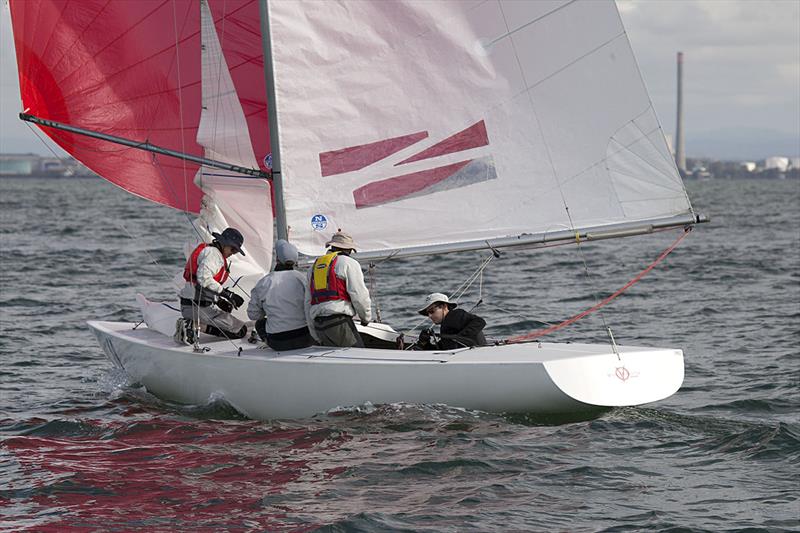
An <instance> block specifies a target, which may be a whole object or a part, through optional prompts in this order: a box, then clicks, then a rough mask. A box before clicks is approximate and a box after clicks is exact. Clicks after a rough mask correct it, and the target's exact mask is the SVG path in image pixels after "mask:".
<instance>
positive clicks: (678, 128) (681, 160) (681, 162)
mask: <svg viewBox="0 0 800 533" xmlns="http://www.w3.org/2000/svg"><path fill="white" fill-rule="evenodd" d="M675 164H676V165H678V170H680V171H681V172H682V173H683V174H686V153H685V152H684V146H683V52H678V118H677V120H676V121H675Z"/></svg>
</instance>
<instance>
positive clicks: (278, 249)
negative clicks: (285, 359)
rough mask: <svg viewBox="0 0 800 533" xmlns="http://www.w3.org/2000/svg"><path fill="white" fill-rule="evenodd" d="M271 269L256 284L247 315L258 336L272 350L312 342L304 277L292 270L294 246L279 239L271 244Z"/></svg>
mask: <svg viewBox="0 0 800 533" xmlns="http://www.w3.org/2000/svg"><path fill="white" fill-rule="evenodd" d="M275 257H276V258H277V259H276V264H275V270H273V271H272V272H270V273H269V274H267V275H266V276H264V277H263V278H261V279H260V280H259V282H258V283H256V286H255V288H253V291H252V292H251V293H250V303H249V304H247V316H248V317H249V318H250V320H255V321H256V331H257V332H258V335H259V336H260V337H261V338H262V339H263V340H265V341H266V342H267V345H268V346H269V347H270V348H272V349H273V350H276V351H285V350H297V349H299V348H306V347H308V346H311V345H312V344H314V339H312V338H311V334H310V333H309V332H308V325H307V323H306V314H305V305H304V301H305V293H306V277H305V276H304V275H303V274H302V273H300V272H298V271H297V270H295V269H294V267H295V265H296V264H297V248H295V247H294V245H292V244H290V243H289V242H287V241H285V240H283V239H280V240H279V241H278V242H276V243H275Z"/></svg>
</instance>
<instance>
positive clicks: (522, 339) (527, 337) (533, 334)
mask: <svg viewBox="0 0 800 533" xmlns="http://www.w3.org/2000/svg"><path fill="white" fill-rule="evenodd" d="M691 229H692V228H691V226H687V227H686V228H684V230H683V233H682V234H681V235H680V236H679V237H678V238H677V239H676V240H675V242H673V243H672V244H670V245H669V246H668V247H667V249H666V250H664V251H663V252H661V255H659V256H658V257H657V258H656V260H655V261H653V262H652V263H650V264H649V265H648V266H647V267H646V268H645V269H644V270H642V271H641V272H639V273H638V274H637V275H636V276H634V277H633V279H631V280H630V281H629V282H628V283H626V284H625V285H624V286H623V287H622V288H620V289H618V290H617V291H616V292H614V293H613V294H611V295H610V296H608V297H606V298H605V299H604V300H602V301H601V302H599V303H597V304H595V305H594V306H592V307H590V308H589V309H587V310H585V311H583V312H581V313H578V314H577V315H575V316H573V317H571V318H568V319H567V320H564V321H563V322H561V323H560V324H556V325H555V326H551V327H549V328H545V329H542V330H539V331H533V332H531V333H527V334H525V335H518V336H516V337H510V338H509V339H506V343H507V344H517V343H521V342H528V341H531V340H533V339H536V338H538V337H541V336H543V335H547V334H549V333H552V332H554V331H557V330H559V329H561V328H563V327H566V326H569V325H570V324H572V323H574V322H577V321H578V320H580V319H581V318H583V317H585V316H586V315H589V314H591V313H593V312H595V311H597V310H598V309H600V308H601V307H603V306H605V305H606V304H608V303H609V302H611V301H612V300H614V299H615V298H616V297H617V296H619V295H620V294H622V293H623V292H625V291H626V290H628V288H630V287H631V286H633V285H634V284H636V283H637V282H638V281H639V280H640V279H642V278H643V277H644V276H645V275H646V274H647V273H648V272H650V271H651V270H653V269H654V268H655V267H656V265H658V264H659V263H660V262H661V261H663V260H664V258H665V257H667V256H668V255H669V254H670V252H672V250H674V249H675V247H676V246H678V244H679V243H680V242H681V241H682V240H683V239H684V238H686V236H687V235H688V234H689V232H690V231H691ZM612 342H613V341H612Z"/></svg>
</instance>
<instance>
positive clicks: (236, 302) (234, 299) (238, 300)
mask: <svg viewBox="0 0 800 533" xmlns="http://www.w3.org/2000/svg"><path fill="white" fill-rule="evenodd" d="M219 296H220V298H223V299H225V300H227V301H228V302H230V304H231V305H232V306H233V307H234V309H239V308H240V307H241V306H242V304H244V298H242V297H241V296H239V295H238V294H236V293H233V292H231V291H230V290H228V289H222V292H221V293H220V294H219Z"/></svg>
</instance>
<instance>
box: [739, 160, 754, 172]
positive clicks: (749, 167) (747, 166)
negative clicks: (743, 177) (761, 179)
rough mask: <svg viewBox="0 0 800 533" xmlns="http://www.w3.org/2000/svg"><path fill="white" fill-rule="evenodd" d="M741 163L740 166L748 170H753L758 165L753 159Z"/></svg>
mask: <svg viewBox="0 0 800 533" xmlns="http://www.w3.org/2000/svg"><path fill="white" fill-rule="evenodd" d="M741 165H742V168H744V169H745V170H746V171H748V172H755V170H756V168H757V167H758V165H756V162H755V161H742V163H741Z"/></svg>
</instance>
